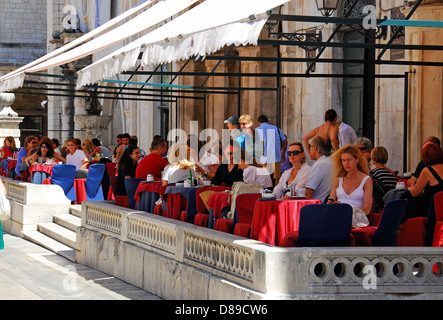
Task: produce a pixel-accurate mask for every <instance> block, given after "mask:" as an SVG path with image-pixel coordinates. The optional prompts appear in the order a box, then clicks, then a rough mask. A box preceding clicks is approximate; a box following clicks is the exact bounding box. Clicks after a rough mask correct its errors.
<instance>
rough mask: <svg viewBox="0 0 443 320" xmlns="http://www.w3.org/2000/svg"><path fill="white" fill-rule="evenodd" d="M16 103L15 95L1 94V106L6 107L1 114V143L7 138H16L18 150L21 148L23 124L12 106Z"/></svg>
mask: <svg viewBox="0 0 443 320" xmlns="http://www.w3.org/2000/svg"><path fill="white" fill-rule="evenodd" d="M14 101H15V95H14V94H13V93H0V106H4V107H3V110H2V111H1V112H0V143H3V140H4V139H5V138H6V137H14V139H15V143H16V146H17V148H20V127H19V126H20V123H22V122H23V119H24V118H22V117H19V116H18V114H17V112H15V111H14V110H12V108H11V106H12V104H13V103H14Z"/></svg>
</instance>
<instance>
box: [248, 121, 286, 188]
mask: <svg viewBox="0 0 443 320" xmlns="http://www.w3.org/2000/svg"><path fill="white" fill-rule="evenodd" d="M258 123H259V124H260V126H259V127H257V128H256V130H257V132H258V134H259V137H260V141H263V143H264V144H263V157H262V158H261V159H260V161H261V162H262V163H266V164H267V169H268V171H269V173H270V174H271V176H272V178H273V179H274V182H275V184H276V185H277V184H278V181H279V179H280V177H281V164H282V162H285V157H286V148H287V146H288V140H287V139H286V136H285V135H284V134H283V132H282V131H281V130H280V128H278V127H276V126H274V125H272V124H269V123H268V117H266V116H264V115H261V116H260V117H258Z"/></svg>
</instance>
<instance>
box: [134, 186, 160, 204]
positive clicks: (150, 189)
mask: <svg viewBox="0 0 443 320" xmlns="http://www.w3.org/2000/svg"><path fill="white" fill-rule="evenodd" d="M161 187H162V183H161V182H149V183H145V182H140V183H139V184H138V187H137V190H136V191H135V195H134V199H135V200H136V201H139V200H140V193H142V192H144V191H148V192H155V193H158V194H160V189H161Z"/></svg>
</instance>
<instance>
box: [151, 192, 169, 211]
mask: <svg viewBox="0 0 443 320" xmlns="http://www.w3.org/2000/svg"><path fill="white" fill-rule="evenodd" d="M167 187H168V186H167V185H166V186H161V188H160V198H161V199H162V201H163V196H164V195H165V192H166V188H167ZM153 214H155V215H156V216H163V215H164V212H163V208H162V204H161V203H159V204H156V205H155V207H154V212H153Z"/></svg>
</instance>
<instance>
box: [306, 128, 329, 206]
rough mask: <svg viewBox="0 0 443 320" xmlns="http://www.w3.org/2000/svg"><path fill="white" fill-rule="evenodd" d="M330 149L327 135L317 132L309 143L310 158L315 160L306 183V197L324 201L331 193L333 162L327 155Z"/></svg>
mask: <svg viewBox="0 0 443 320" xmlns="http://www.w3.org/2000/svg"><path fill="white" fill-rule="evenodd" d="M331 150H332V144H331V140H330V139H329V137H328V136H327V135H324V134H319V135H316V136H315V137H314V138H312V140H311V143H310V150H309V153H310V158H311V159H313V160H315V163H314V165H313V166H312V167H311V173H310V174H309V178H308V182H307V183H306V198H308V199H320V200H321V202H322V203H325V200H326V198H327V197H328V196H329V194H330V193H331V187H332V180H333V163H332V160H331V158H330V157H329V156H330V154H331Z"/></svg>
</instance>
